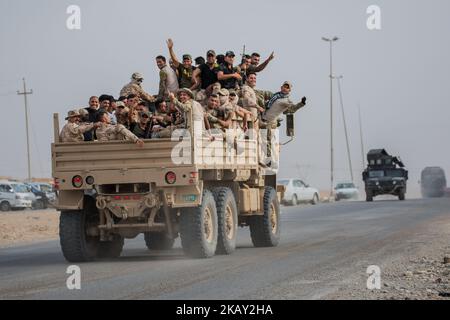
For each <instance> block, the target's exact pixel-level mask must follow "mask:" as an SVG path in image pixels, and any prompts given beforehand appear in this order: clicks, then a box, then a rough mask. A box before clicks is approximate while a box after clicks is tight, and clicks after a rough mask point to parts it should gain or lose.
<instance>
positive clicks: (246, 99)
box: [241, 73, 265, 122]
mask: <svg viewBox="0 0 450 320" xmlns="http://www.w3.org/2000/svg"><path fill="white" fill-rule="evenodd" d="M255 87H256V73H249V74H248V75H247V82H246V83H245V85H244V86H243V87H242V91H241V93H242V106H243V107H244V108H245V109H247V110H248V111H250V112H251V114H252V121H253V122H255V121H256V120H257V119H258V117H259V114H260V113H262V112H264V111H265V109H264V108H263V106H262V105H261V104H260V103H258V99H257V96H256V92H255Z"/></svg>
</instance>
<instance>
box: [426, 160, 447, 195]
mask: <svg viewBox="0 0 450 320" xmlns="http://www.w3.org/2000/svg"><path fill="white" fill-rule="evenodd" d="M420 187H421V191H422V197H423V198H440V197H443V196H444V195H445V190H446V188H447V180H446V178H445V171H444V169H442V168H440V167H427V168H425V169H423V170H422V174H421V178H420Z"/></svg>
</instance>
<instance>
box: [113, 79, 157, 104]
mask: <svg viewBox="0 0 450 320" xmlns="http://www.w3.org/2000/svg"><path fill="white" fill-rule="evenodd" d="M130 94H135V95H136V96H138V97H139V98H140V99H141V100H145V101H148V102H155V98H154V97H153V96H152V95H150V94H148V93H147V92H145V91H144V89H142V87H141V85H140V83H138V82H137V81H136V80H131V82H130V83H129V84H127V85H126V86H124V87H123V88H122V90H120V95H121V96H124V97H127V96H129V95H130Z"/></svg>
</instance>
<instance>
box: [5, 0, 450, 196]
mask: <svg viewBox="0 0 450 320" xmlns="http://www.w3.org/2000/svg"><path fill="white" fill-rule="evenodd" d="M69 5H78V6H79V7H80V8H81V30H68V29H67V27H66V20H67V18H68V17H69V15H68V14H67V13H66V9H67V7H68V6H69ZM369 5H378V6H379V7H380V8H381V27H382V29H381V30H378V31H370V30H369V29H368V28H367V26H366V21H367V18H368V16H369V15H368V14H367V13H366V9H367V7H368V6H369ZM0 12H2V19H1V20H0V40H1V47H0V104H1V111H2V124H1V127H0V137H1V138H0V150H1V157H0V176H1V175H7V176H14V177H25V176H26V172H27V171H26V166H27V165H26V163H27V162H26V144H25V141H26V140H25V121H24V107H23V97H22V96H20V97H19V96H17V94H16V91H17V90H18V89H20V90H22V82H21V78H22V77H26V79H27V84H28V87H29V88H31V89H33V91H34V93H33V95H32V96H30V97H29V107H30V114H31V129H30V135H31V142H32V144H31V151H32V162H33V164H32V173H33V176H35V177H37V176H39V177H48V176H50V175H51V154H50V143H51V140H52V136H53V135H52V130H53V129H52V113H54V112H59V113H61V114H62V115H65V114H66V112H67V111H68V110H69V109H73V108H78V107H82V106H86V105H87V101H88V98H89V96H91V95H100V94H102V93H109V94H113V95H114V96H116V97H117V96H118V92H119V90H120V89H121V88H122V86H123V85H124V84H125V83H127V82H128V81H129V78H130V75H131V74H132V73H133V72H135V71H140V72H142V73H143V74H144V77H145V82H144V87H145V89H146V90H148V91H149V92H151V93H156V92H157V88H158V69H157V67H156V65H155V62H154V57H155V56H157V55H159V54H164V55H166V56H168V52H167V48H166V44H165V40H166V39H167V38H168V37H171V38H173V40H174V42H175V51H176V52H177V53H178V55H179V56H180V55H181V54H182V53H191V54H192V55H193V56H194V57H196V56H199V55H205V53H206V51H207V50H208V49H215V50H216V52H225V51H226V50H234V51H235V52H236V54H238V53H240V52H241V51H242V47H243V45H244V44H245V45H246V47H247V50H248V52H253V51H257V52H259V53H261V55H262V58H263V59H265V58H266V57H267V56H268V55H269V54H270V52H271V51H272V50H273V51H275V55H276V58H275V60H274V61H272V63H271V64H270V65H269V67H268V68H267V69H266V70H265V71H264V72H262V73H261V74H260V76H259V79H258V87H259V88H263V89H269V90H272V91H276V90H278V89H279V87H280V85H281V83H282V82H283V81H285V80H290V81H291V82H292V83H293V84H294V90H293V94H292V97H293V99H294V100H298V99H300V98H301V97H302V96H303V95H305V96H307V97H308V99H309V100H308V101H309V103H308V106H307V107H306V108H305V109H304V110H302V111H300V112H298V113H297V115H296V140H295V141H294V142H292V143H291V144H289V145H288V146H286V147H284V148H283V154H282V163H281V167H282V169H281V172H280V177H293V176H299V177H301V178H304V179H306V180H307V182H308V183H310V184H312V185H315V186H317V187H319V188H322V189H327V188H329V184H330V182H329V175H330V160H329V158H330V151H329V150H330V138H329V135H330V120H329V80H328V73H329V51H328V44H327V43H325V42H324V41H322V40H321V37H322V36H328V37H331V36H335V35H336V36H339V37H340V38H341V39H340V40H339V41H338V42H336V44H335V45H334V67H335V68H334V71H335V72H334V73H335V75H343V76H344V81H343V94H344V103H345V108H346V115H347V123H348V129H349V135H350V144H351V156H352V160H353V166H354V171H355V176H356V178H357V179H356V180H357V182H358V183H359V184H361V182H360V180H361V179H360V175H361V171H362V159H361V149H360V139H359V124H358V108H357V104H358V103H360V105H361V111H362V120H363V130H364V143H365V148H366V151H368V150H369V149H370V148H380V147H381V148H383V147H384V148H386V149H387V150H388V152H390V153H392V154H395V155H400V156H401V158H402V159H403V160H404V162H405V164H406V165H407V167H408V169H409V170H410V172H411V174H410V175H411V181H410V189H412V190H415V189H417V180H418V179H419V174H420V171H421V170H422V169H423V168H424V167H425V166H430V165H433V166H434V165H438V166H442V167H443V168H444V169H445V170H446V172H447V173H448V172H450V150H449V147H448V145H447V144H446V142H445V141H447V140H448V139H449V137H450V126H449V120H450V110H449V109H450V108H449V107H450V102H449V101H450V86H449V80H448V79H449V75H450V60H449V57H450V43H449V40H450V37H449V36H450V19H449V12H450V2H449V1H448V0H434V1H424V0H421V1H411V0H402V1H400V0H389V1H382V0H371V1H365V0H342V1H335V0H334V1H332V0H328V1H325V0H322V1H317V0H315V1H312V0H309V1H306V0H305V1H287V0H284V1H283V0H281V1H280V0H278V1H264V3H262V1H253V0H247V1H235V0H229V1H224V2H218V1H170V2H169V1H143V0H142V1H137V0H136V1H119V0H115V1H111V0H107V1H106V0H102V1H100V0H94V1H92V0H91V1H76V0H72V1H61V0H53V1H50V0H47V1H44V0H39V1H23V0H19V1H18V0H14V1H13V0H0ZM337 93H338V92H337V90H335V99H334V101H335V109H334V110H335V113H334V115H335V117H334V118H335V125H336V126H335V131H334V134H335V153H336V156H335V158H336V159H335V166H336V181H340V180H348V179H349V171H348V162H347V154H346V148H345V139H344V131H343V126H342V117H341V113H340V105H339V99H338V94H337ZM61 118H63V117H61ZM283 135H284V132H283ZM282 139H283V138H282Z"/></svg>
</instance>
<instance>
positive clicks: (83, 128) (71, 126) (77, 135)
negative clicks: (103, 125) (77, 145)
mask: <svg viewBox="0 0 450 320" xmlns="http://www.w3.org/2000/svg"><path fill="white" fill-rule="evenodd" d="M66 120H67V124H66V125H65V126H64V127H63V128H62V130H61V133H60V135H59V137H60V139H61V142H83V141H84V136H83V134H84V133H86V132H88V131H91V130H92V129H95V128H98V127H99V124H97V123H96V124H94V123H89V124H87V123H86V124H80V120H81V114H80V113H79V112H78V111H77V110H72V111H69V113H68V114H67V118H66Z"/></svg>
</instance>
